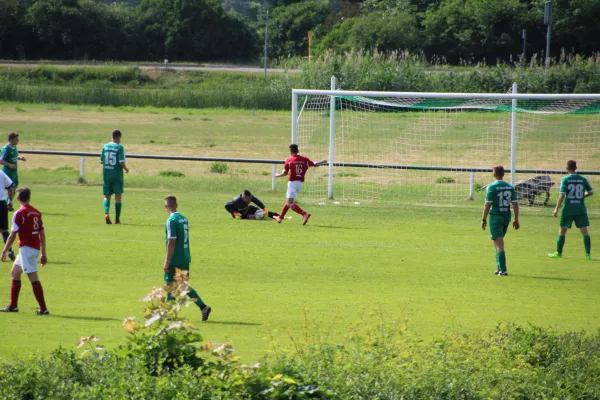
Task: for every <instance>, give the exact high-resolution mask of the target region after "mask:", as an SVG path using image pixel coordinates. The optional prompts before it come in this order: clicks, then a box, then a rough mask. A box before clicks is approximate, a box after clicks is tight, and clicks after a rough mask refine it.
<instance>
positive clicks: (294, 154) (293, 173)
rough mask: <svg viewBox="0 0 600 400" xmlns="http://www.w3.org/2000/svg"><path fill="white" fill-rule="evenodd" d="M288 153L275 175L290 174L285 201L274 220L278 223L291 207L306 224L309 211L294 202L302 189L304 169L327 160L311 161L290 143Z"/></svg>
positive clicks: (306, 169)
mask: <svg viewBox="0 0 600 400" xmlns="http://www.w3.org/2000/svg"><path fill="white" fill-rule="evenodd" d="M290 155H291V157H289V158H288V159H287V160H285V165H284V167H283V171H281V173H279V174H277V175H275V176H276V177H277V178H279V177H282V176H286V175H288V173H289V175H290V177H289V181H288V189H287V194H286V201H285V204H284V205H283V208H282V209H281V213H280V214H279V216H277V217H275V220H276V221H277V222H279V223H281V221H283V217H285V213H287V211H288V209H290V208H291V209H292V210H294V211H295V212H297V213H298V214H300V215H302V225H306V223H307V222H308V219H309V218H310V213H307V212H306V211H304V210H303V209H302V208H300V206H299V205H298V204H296V203H295V200H296V196H297V195H298V193H299V192H300V189H302V184H303V183H304V175H306V171H308V169H309V168H310V167H318V166H319V165H323V164H326V163H327V160H323V161H319V162H312V161H311V160H310V159H309V158H307V157H304V156H301V155H300V154H298V145H297V144H291V145H290Z"/></svg>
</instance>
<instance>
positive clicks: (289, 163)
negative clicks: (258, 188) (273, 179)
mask: <svg viewBox="0 0 600 400" xmlns="http://www.w3.org/2000/svg"><path fill="white" fill-rule="evenodd" d="M314 166H315V163H314V162H312V161H311V160H309V159H308V158H307V157H304V156H301V155H298V154H296V155H293V156H291V157H289V158H288V159H287V160H285V165H284V167H283V168H284V169H285V170H286V172H288V173H289V175H290V177H289V180H290V181H300V182H304V175H306V171H308V168H310V167H314Z"/></svg>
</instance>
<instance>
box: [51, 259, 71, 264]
mask: <svg viewBox="0 0 600 400" xmlns="http://www.w3.org/2000/svg"><path fill="white" fill-rule="evenodd" d="M48 264H53V265H71V263H70V262H68V261H53V260H50V262H49V263H48Z"/></svg>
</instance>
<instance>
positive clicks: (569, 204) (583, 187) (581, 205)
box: [560, 174, 592, 215]
mask: <svg viewBox="0 0 600 400" xmlns="http://www.w3.org/2000/svg"><path fill="white" fill-rule="evenodd" d="M586 191H587V192H589V193H592V187H591V186H590V183H589V182H588V180H587V179H586V178H585V177H583V176H581V175H579V174H572V175H567V176H565V177H564V178H562V181H561V182H560V193H562V194H564V195H565V200H564V202H563V206H562V214H561V215H584V214H587V210H586V208H585V192H586Z"/></svg>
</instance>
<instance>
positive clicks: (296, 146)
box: [290, 143, 298, 154]
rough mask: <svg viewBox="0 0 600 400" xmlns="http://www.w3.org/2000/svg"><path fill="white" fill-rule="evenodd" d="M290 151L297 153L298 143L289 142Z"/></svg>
mask: <svg viewBox="0 0 600 400" xmlns="http://www.w3.org/2000/svg"><path fill="white" fill-rule="evenodd" d="M290 151H291V152H292V153H294V154H298V145H297V144H295V143H292V144H290Z"/></svg>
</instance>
